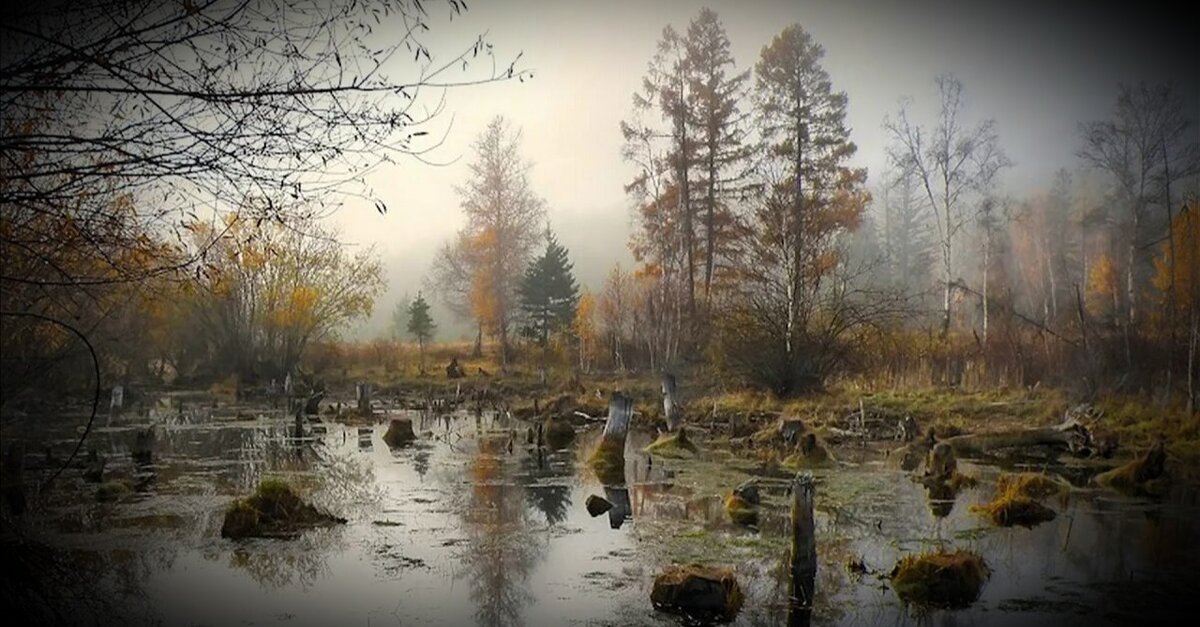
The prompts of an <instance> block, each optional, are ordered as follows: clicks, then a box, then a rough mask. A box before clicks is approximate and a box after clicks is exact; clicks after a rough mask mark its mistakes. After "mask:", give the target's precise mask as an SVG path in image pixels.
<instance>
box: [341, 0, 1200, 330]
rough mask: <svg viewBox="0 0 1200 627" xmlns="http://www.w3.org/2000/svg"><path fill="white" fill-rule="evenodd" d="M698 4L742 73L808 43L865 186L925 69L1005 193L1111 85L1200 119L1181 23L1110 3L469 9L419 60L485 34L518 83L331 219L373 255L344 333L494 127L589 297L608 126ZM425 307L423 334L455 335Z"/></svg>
mask: <svg viewBox="0 0 1200 627" xmlns="http://www.w3.org/2000/svg"><path fill="white" fill-rule="evenodd" d="M702 6H710V7H711V8H713V9H714V10H715V11H717V13H718V14H719V16H720V18H721V20H722V22H723V23H724V25H725V27H726V29H727V31H728V33H729V38H730V41H731V43H732V46H733V53H734V58H735V61H736V63H737V67H738V69H739V70H744V69H748V68H752V64H753V62H754V61H755V60H756V59H757V57H758V53H759V50H760V49H761V48H762V46H763V45H765V44H766V43H768V42H769V41H770V39H771V38H772V37H774V36H775V35H776V34H778V32H779V31H780V30H781V29H782V28H783V27H784V26H785V25H787V24H790V23H799V24H801V25H802V26H803V27H804V28H805V29H806V30H807V31H809V32H810V33H811V34H812V35H813V37H814V38H815V39H816V40H817V42H818V43H819V44H821V45H822V46H823V47H824V48H825V51H826V57H825V60H824V65H825V67H826V69H827V70H828V72H829V74H830V77H831V78H832V80H833V85H834V88H835V89H838V90H843V91H845V92H846V93H847V94H848V96H849V99H850V103H849V107H848V112H847V122H848V124H849V126H850V127H851V138H852V139H853V140H854V141H855V142H856V143H857V145H858V147H859V150H858V153H857V154H856V155H855V157H854V159H853V161H854V162H855V163H856V164H857V165H861V166H865V167H867V169H868V175H869V177H870V178H869V179H868V185H872V184H874V183H875V175H876V174H877V173H878V172H879V171H880V170H881V169H882V167H883V165H884V161H885V157H884V148H885V145H886V143H887V138H886V135H885V133H884V131H883V129H882V122H883V119H884V117H885V116H886V115H888V114H894V112H895V110H896V107H897V103H898V101H899V100H900V99H901V98H905V97H911V98H913V99H914V103H915V111H916V112H917V113H918V114H931V112H932V107H933V105H934V102H935V92H934V84H933V79H934V77H935V76H937V75H939V74H942V73H947V72H949V73H953V74H955V75H956V76H958V77H959V78H960V79H961V80H962V81H963V84H964V85H965V90H966V97H967V99H968V104H967V107H968V112H969V113H970V114H971V115H972V116H973V117H974V118H975V119H976V120H978V119H983V118H988V117H990V118H994V119H995V120H996V122H997V125H998V130H999V133H1000V136H1001V142H1002V144H1003V146H1004V149H1005V150H1006V152H1007V153H1008V155H1009V156H1010V158H1011V159H1012V160H1013V162H1014V166H1013V167H1012V168H1011V169H1009V170H1007V171H1006V172H1005V173H1004V181H1003V187H1004V189H1005V191H1006V192H1008V193H1012V194H1016V195H1021V194H1025V193H1028V192H1032V191H1037V190H1042V189H1046V188H1048V187H1049V185H1050V184H1051V181H1052V179H1053V176H1054V173H1055V171H1056V170H1057V169H1058V168H1067V169H1075V168H1076V167H1077V166H1078V159H1077V158H1076V156H1075V153H1076V151H1077V149H1078V134H1077V125H1078V123H1079V122H1081V121H1086V120H1094V119H1102V118H1104V117H1105V116H1107V115H1108V114H1109V113H1110V112H1111V110H1112V103H1113V99H1114V94H1115V92H1116V88H1117V85H1118V84H1119V83H1122V82H1125V83H1135V82H1137V81H1139V80H1145V81H1148V82H1155V81H1173V82H1175V84H1176V85H1177V87H1179V88H1181V91H1182V93H1183V96H1184V99H1185V101H1186V102H1187V103H1188V106H1189V107H1190V109H1191V110H1192V111H1197V110H1200V90H1198V88H1197V81H1196V77H1195V67H1194V59H1190V58H1189V55H1187V54H1183V53H1182V51H1181V48H1182V46H1183V42H1185V41H1188V40H1189V39H1190V37H1191V35H1190V34H1188V33H1187V32H1186V29H1185V26H1184V23H1185V21H1186V20H1178V19H1172V18H1171V16H1170V15H1166V14H1155V13H1153V12H1150V11H1147V10H1144V9H1137V10H1134V9H1133V8H1132V7H1131V6H1128V5H1119V4H1117V3H1095V2H1089V3H1080V2H1062V3H1050V4H1047V3H1040V2H1016V3H1013V2H994V3H973V2H969V3H963V2H952V1H944V0H917V1H916V2H888V1H884V0H847V1H844V2H803V3H796V2H754V3H742V2H709V3H701V2H663V3H653V5H650V4H648V3H645V2H630V1H628V0H617V1H615V2H606V3H599V4H597V3H581V2H555V3H549V4H544V3H540V2H494V3H489V2H478V3H472V4H471V5H470V10H468V11H466V12H465V13H464V14H463V15H462V16H460V17H456V18H455V19H454V21H453V22H452V23H445V24H443V25H444V26H445V28H444V29H438V30H437V31H436V32H434V33H432V35H434V37H432V38H431V40H430V46H431V48H432V49H433V50H434V51H435V54H436V53H437V52H438V51H440V52H441V53H442V54H457V53H458V52H460V50H461V49H462V48H463V47H464V46H465V45H466V44H469V42H470V41H472V38H473V36H474V35H476V34H479V33H482V32H485V31H486V32H487V34H488V39H489V41H491V42H493V43H494V45H495V53H496V55H497V58H511V57H512V56H515V55H516V54H517V53H523V56H522V59H521V61H520V62H519V63H518V66H519V67H523V68H527V69H530V70H532V71H533V73H534V76H533V78H532V79H531V80H527V81H524V82H517V81H508V82H501V83H497V84H490V85H486V86H482V87H479V88H474V89H469V90H451V91H450V92H448V93H447V94H446V102H445V110H444V112H443V113H442V114H441V115H440V116H438V117H437V118H436V119H435V120H434V122H433V126H434V127H436V128H437V129H440V130H441V131H443V132H444V133H445V140H444V142H442V143H441V145H439V146H437V147H436V148H435V149H434V150H432V151H431V152H430V153H429V154H427V155H425V158H427V159H429V160H430V161H431V162H434V163H436V164H439V165H433V166H430V165H427V164H425V163H420V162H418V161H416V160H410V161H407V162H399V163H396V164H385V165H384V166H381V167H380V168H379V169H377V170H376V171H375V172H373V173H372V175H371V176H370V177H369V178H368V183H369V184H370V186H371V187H372V188H373V190H374V192H375V193H376V194H377V196H378V197H379V198H380V199H382V200H383V201H384V202H385V203H386V204H387V206H388V207H389V211H388V212H387V214H386V215H380V214H379V213H377V212H376V211H375V209H374V208H373V206H372V204H371V202H370V201H369V200H362V199H350V200H348V201H347V203H346V206H345V207H344V209H343V210H341V211H339V212H338V213H336V215H335V217H334V220H335V222H336V223H337V224H338V225H339V226H340V227H341V229H342V230H343V233H344V236H345V238H346V240H347V241H349V242H351V243H354V244H356V245H360V246H365V245H374V246H375V247H376V248H377V249H378V250H379V251H380V253H381V254H382V256H383V258H384V259H385V260H386V266H387V274H388V278H387V280H388V290H387V293H386V294H384V295H383V296H382V297H381V298H380V299H379V301H378V303H377V306H376V308H375V313H374V315H373V316H372V317H371V318H370V319H369V320H367V321H366V322H364V323H362V324H361V325H359V326H358V327H357V328H355V329H354V330H353V331H352V332H351V333H350V336H351V337H357V338H369V337H374V336H376V335H378V334H381V333H383V332H384V330H385V329H386V325H387V320H388V318H389V316H390V315H391V311H392V308H393V306H394V304H395V302H396V301H397V300H398V299H399V298H400V297H401V296H402V295H403V294H405V293H409V294H415V293H416V292H417V291H418V290H419V289H421V286H422V282H423V280H424V278H425V276H426V274H427V272H428V269H429V264H430V261H431V259H432V257H433V253H434V251H435V250H436V248H437V247H438V246H439V245H440V244H441V243H442V242H444V241H446V240H447V239H448V238H450V237H451V236H452V235H453V234H454V232H455V231H456V230H457V229H458V228H459V227H461V225H462V224H463V216H462V214H461V211H460V210H459V197H458V195H457V194H456V192H455V186H456V185H459V184H461V183H462V182H463V180H464V179H465V177H466V161H467V160H469V157H470V154H469V153H470V144H471V142H472V141H473V139H474V138H475V137H476V136H477V135H478V134H479V132H480V131H482V129H483V128H484V126H485V125H486V124H487V122H488V120H490V119H491V118H492V117H494V116H497V115H502V116H504V117H506V118H508V119H509V120H511V122H512V123H513V124H514V125H515V126H517V127H519V128H520V129H521V130H522V132H523V146H522V148H523V152H524V155H525V157H526V158H527V159H528V160H529V161H530V162H531V163H532V166H533V167H532V170H531V172H530V178H531V181H532V183H533V186H534V189H535V191H536V192H537V193H538V194H540V195H541V196H542V197H543V198H544V199H545V200H546V202H547V212H548V215H549V222H550V226H551V228H552V229H553V230H554V231H555V232H556V233H557V234H558V236H559V238H560V240H561V241H562V243H563V244H564V245H565V246H566V247H567V248H568V249H569V250H570V251H571V255H572V260H573V261H574V263H575V270H576V274H577V277H578V279H579V281H580V283H581V285H583V286H587V287H590V288H592V289H596V288H597V287H598V286H599V283H600V281H601V280H602V279H603V277H604V274H605V273H606V272H607V270H608V268H609V267H611V266H612V264H614V263H618V262H619V263H622V264H624V265H626V266H628V265H629V264H631V263H632V256H631V255H630V253H629V250H628V246H627V242H628V239H629V233H630V220H631V213H630V212H631V209H630V206H631V203H630V201H629V200H628V199H627V197H626V195H625V193H624V191H623V186H624V185H625V184H627V183H628V182H629V180H630V179H631V178H632V176H633V168H632V167H631V166H630V165H629V164H627V163H625V162H623V161H622V160H621V158H620V146H621V141H622V140H621V135H620V132H619V130H618V124H619V122H620V120H621V119H622V118H623V117H627V116H628V114H629V111H630V102H631V95H632V94H633V92H634V91H635V90H636V89H637V88H638V87H639V86H640V84H641V81H642V76H643V75H644V73H645V69H646V65H647V62H648V60H649V59H650V57H651V56H652V55H653V53H654V49H655V46H656V44H657V42H658V39H659V36H660V34H661V31H662V29H663V27H665V26H666V25H668V24H671V25H674V26H675V27H676V28H677V29H686V26H687V23H688V21H689V20H690V19H692V18H693V17H694V15H695V13H696V12H697V11H698V10H699V9H700V7H702ZM429 95H432V94H426V96H429ZM1193 130H1195V129H1194V128H1193ZM434 135H437V133H434ZM434 307H435V313H436V314H437V315H436V317H438V318H439V319H440V330H439V338H441V339H455V338H457V337H458V336H460V335H462V334H463V333H468V332H469V331H470V325H469V324H465V323H462V324H456V322H455V321H453V320H452V319H451V317H450V316H449V315H448V313H447V312H446V311H445V310H444V309H443V308H442V307H441V306H440V305H439V304H436V303H435V305H434Z"/></svg>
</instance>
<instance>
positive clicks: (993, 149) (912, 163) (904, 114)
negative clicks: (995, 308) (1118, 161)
mask: <svg viewBox="0 0 1200 627" xmlns="http://www.w3.org/2000/svg"><path fill="white" fill-rule="evenodd" d="M936 84H937V88H938V95H939V97H940V104H939V108H938V121H937V125H936V126H935V127H934V128H933V129H932V130H929V129H926V128H925V127H924V126H921V125H919V124H916V123H914V122H913V121H912V120H911V119H910V114H909V103H908V102H907V101H905V102H902V103H901V105H900V111H899V113H898V115H897V118H896V119H891V118H889V119H887V120H885V121H884V128H886V129H887V131H888V132H889V133H890V134H891V136H892V141H893V143H892V146H891V147H890V148H889V158H890V159H891V160H892V162H893V163H894V164H896V165H897V166H898V167H901V168H912V170H913V172H915V173H916V176H917V177H918V180H919V181H920V182H921V185H922V187H924V190H925V195H926V196H927V198H928V199H929V204H930V206H931V207H932V208H933V213H934V216H935V220H934V223H935V224H936V225H937V236H938V243H939V246H940V249H941V262H942V263H941V266H942V268H941V269H942V283H943V293H942V333H943V334H945V333H947V332H948V331H949V330H950V317H951V311H950V306H951V303H952V302H953V300H952V291H953V285H954V283H955V277H954V272H955V266H954V245H955V242H956V241H957V238H958V236H959V234H960V232H961V231H962V229H963V228H964V227H965V226H966V225H967V224H969V222H970V214H969V211H970V209H971V208H972V207H975V206H977V205H976V204H975V203H974V198H973V197H974V196H977V195H978V194H981V193H984V192H986V191H987V190H988V189H989V188H990V187H991V186H992V185H993V184H994V182H995V180H996V178H997V175H998V174H999V173H1000V171H1001V170H1003V169H1004V168H1006V167H1008V166H1009V165H1011V162H1010V161H1009V160H1008V157H1007V156H1006V155H1005V154H1004V151H1003V150H1001V148H1000V139H999V136H998V135H997V134H996V123H995V121H994V120H985V121H983V122H980V123H979V124H977V125H975V126H967V125H966V124H965V123H964V122H963V120H962V119H961V117H962V115H963V109H964V108H965V107H964V103H963V86H962V83H961V82H960V81H959V80H958V79H957V78H955V77H953V76H950V75H944V76H939V77H938V78H937V79H936Z"/></svg>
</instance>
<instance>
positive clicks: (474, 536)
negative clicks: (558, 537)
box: [457, 439, 565, 625]
mask: <svg viewBox="0 0 1200 627" xmlns="http://www.w3.org/2000/svg"><path fill="white" fill-rule="evenodd" d="M506 445H507V441H504V440H500V439H480V441H479V450H478V451H477V452H476V454H475V455H474V456H473V457H472V458H471V461H470V466H469V469H470V473H471V480H472V485H471V491H470V494H469V496H468V500H467V503H466V507H465V508H464V509H463V514H462V515H463V527H464V531H466V535H467V542H466V543H465V545H464V548H463V551H462V552H461V554H460V555H458V556H457V560H458V562H459V564H460V565H461V566H463V567H464V569H465V571H464V573H463V576H465V577H467V578H468V579H469V583H470V588H471V599H472V601H474V602H475V604H476V610H475V622H476V623H477V624H480V625H520V624H522V622H523V621H522V620H521V614H522V611H523V610H524V608H525V607H526V606H527V605H529V604H530V603H531V602H532V600H533V595H532V594H531V593H530V591H529V581H528V580H529V575H530V573H531V572H532V570H533V566H534V565H535V563H536V562H537V561H538V560H539V559H540V558H541V555H542V552H543V551H544V550H545V545H544V543H542V542H541V541H539V540H538V539H537V538H536V537H534V536H532V534H531V533H530V529H529V528H530V521H529V518H528V511H529V510H528V509H526V507H525V502H526V495H525V488H524V486H521V485H519V484H517V483H516V482H515V481H513V478H512V477H511V473H510V469H509V467H508V466H507V465H506V464H505V460H504V458H503V457H502V456H503V455H504V454H505V447H506ZM564 511H565V509H564Z"/></svg>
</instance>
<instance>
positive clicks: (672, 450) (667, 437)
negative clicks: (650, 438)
mask: <svg viewBox="0 0 1200 627" xmlns="http://www.w3.org/2000/svg"><path fill="white" fill-rule="evenodd" d="M644 450H645V451H646V452H647V453H654V454H655V455H660V456H662V457H690V456H693V455H696V454H697V453H698V452H699V449H697V448H696V445H695V444H693V443H692V441H691V440H690V439H688V436H687V430H685V429H683V428H682V427H681V428H680V429H679V431H677V432H675V433H664V434H662V435H661V436H659V438H658V439H657V440H655V441H654V442H651V443H650V444H649V445H648V446H647V447H646V448H645V449H644Z"/></svg>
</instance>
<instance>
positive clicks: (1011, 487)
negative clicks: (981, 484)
mask: <svg viewBox="0 0 1200 627" xmlns="http://www.w3.org/2000/svg"><path fill="white" fill-rule="evenodd" d="M1065 489H1066V486H1064V485H1063V484H1061V483H1059V482H1058V481H1055V480H1054V479H1051V478H1050V477H1048V476H1046V475H1045V474H1042V473H1038V472H1021V473H1015V474H1010V473H1005V474H1002V475H1000V478H999V479H997V480H996V491H997V492H999V493H1005V492H1012V493H1014V494H1017V495H1020V496H1024V497H1026V498H1031V499H1043V498H1046V497H1048V496H1054V495H1055V494H1058V493H1060V492H1062V491H1063V490H1065Z"/></svg>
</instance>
